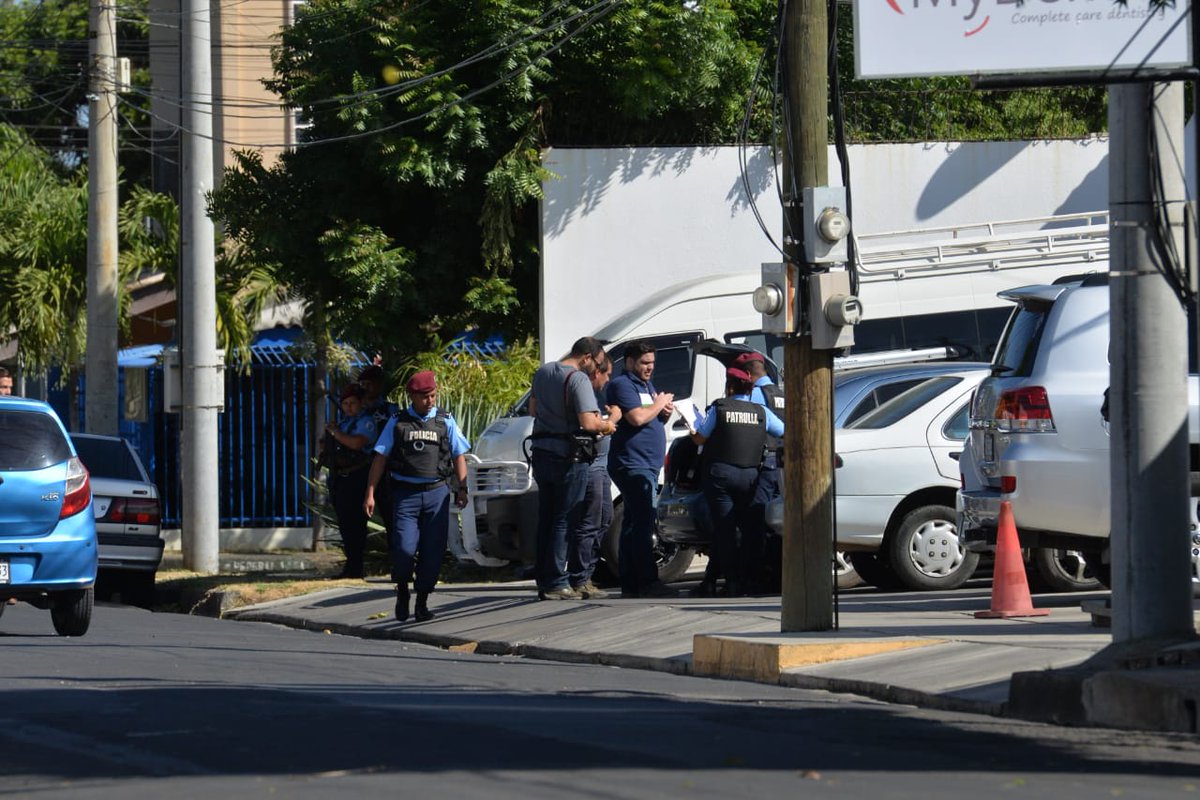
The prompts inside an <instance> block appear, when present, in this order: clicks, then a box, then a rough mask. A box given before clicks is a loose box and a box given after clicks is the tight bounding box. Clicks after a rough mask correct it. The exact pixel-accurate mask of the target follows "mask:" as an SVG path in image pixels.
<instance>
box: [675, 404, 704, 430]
mask: <svg viewBox="0 0 1200 800" xmlns="http://www.w3.org/2000/svg"><path fill="white" fill-rule="evenodd" d="M675 410H676V411H678V412H679V416H680V418H681V419H682V420H683V424H684V425H687V427H688V430H689V431H691V432H692V433H695V432H696V428H697V427H699V425H700V411H699V410H698V409H697V408H696V406H695V404H694V403H690V402H683V403H678V404H676V406H675Z"/></svg>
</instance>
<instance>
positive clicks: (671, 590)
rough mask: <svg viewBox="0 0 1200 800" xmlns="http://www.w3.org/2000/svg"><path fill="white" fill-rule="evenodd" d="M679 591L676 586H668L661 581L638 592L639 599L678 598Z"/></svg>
mask: <svg viewBox="0 0 1200 800" xmlns="http://www.w3.org/2000/svg"><path fill="white" fill-rule="evenodd" d="M678 596H679V590H678V589H676V588H675V587H674V586H667V585H666V584H665V583H663V582H661V581H655V582H654V583H652V584H650V585H649V586H647V587H645V588H644V589H641V590H639V591H638V597H678Z"/></svg>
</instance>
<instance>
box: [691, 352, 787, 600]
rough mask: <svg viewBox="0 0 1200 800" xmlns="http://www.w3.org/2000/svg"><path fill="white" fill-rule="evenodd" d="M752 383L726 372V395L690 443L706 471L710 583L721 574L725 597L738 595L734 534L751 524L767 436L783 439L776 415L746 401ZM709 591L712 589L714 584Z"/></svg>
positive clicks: (710, 410)
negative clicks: (698, 451)
mask: <svg viewBox="0 0 1200 800" xmlns="http://www.w3.org/2000/svg"><path fill="white" fill-rule="evenodd" d="M751 388H752V383H751V380H750V376H749V374H747V373H746V372H745V371H743V370H740V369H737V368H736V367H730V368H729V369H727V370H725V397H723V398H721V399H720V400H717V401H716V402H714V403H713V404H712V405H711V406H709V408H708V413H707V414H706V415H705V417H704V419H703V420H702V421H701V422H700V424H699V425H698V426H697V427H696V432H695V433H694V434H692V439H693V440H694V441H695V442H696V443H697V444H702V445H704V464H705V473H704V477H703V479H702V481H701V485H702V487H703V489H704V498H705V500H706V501H707V503H708V508H709V515H710V516H711V517H712V521H713V534H714V538H715V542H714V547H713V555H712V558H713V559H714V560H715V561H716V568H715V570H714V571H713V576H712V577H711V578H710V576H709V575H706V576H705V581H710V580H712V581H715V580H716V577H720V576H721V575H724V578H725V586H724V594H725V595H726V596H727V597H737V596H739V595H740V594H741V593H742V584H741V569H740V559H739V555H738V530H739V529H740V530H741V531H742V533H743V534H744V533H745V531H746V529H747V528H748V527H749V524H750V511H751V505H752V503H753V500H754V491H755V484H756V482H757V480H758V470H759V467H760V466H761V464H762V460H763V448H764V447H765V446H766V443H767V436H768V435H772V436H781V435H783V422H781V421H780V419H779V417H777V416H775V415H774V414H773V413H771V412H770V411H768V410H767V409H765V408H763V407H762V406H760V405H759V404H757V403H752V402H751V401H750V390H751ZM709 588H712V589H715V586H711V587H709Z"/></svg>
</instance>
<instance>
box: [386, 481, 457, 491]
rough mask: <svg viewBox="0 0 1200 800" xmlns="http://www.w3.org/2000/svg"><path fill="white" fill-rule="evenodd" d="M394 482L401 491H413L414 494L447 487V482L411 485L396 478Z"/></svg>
mask: <svg viewBox="0 0 1200 800" xmlns="http://www.w3.org/2000/svg"><path fill="white" fill-rule="evenodd" d="M392 482H393V483H394V484H395V485H396V486H397V487H399V488H401V489H412V490H413V491H414V492H427V491H429V490H430V489H436V488H438V487H439V486H445V485H446V481H444V480H440V481H434V482H433V483H410V482H409V481H402V480H399V479H398V478H395V477H393V478H392Z"/></svg>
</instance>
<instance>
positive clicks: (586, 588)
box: [572, 581, 608, 600]
mask: <svg viewBox="0 0 1200 800" xmlns="http://www.w3.org/2000/svg"><path fill="white" fill-rule="evenodd" d="M572 588H573V589H574V590H575V591H577V592H579V595H580V597H582V598H583V599H584V600H603V599H604V598H606V597H608V592H606V591H604V590H603V589H601V588H600V587H599V586H597V585H596V584H594V583H592V582H591V581H588V582H587V583H581V584H579V585H578V586H574V587H572Z"/></svg>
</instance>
